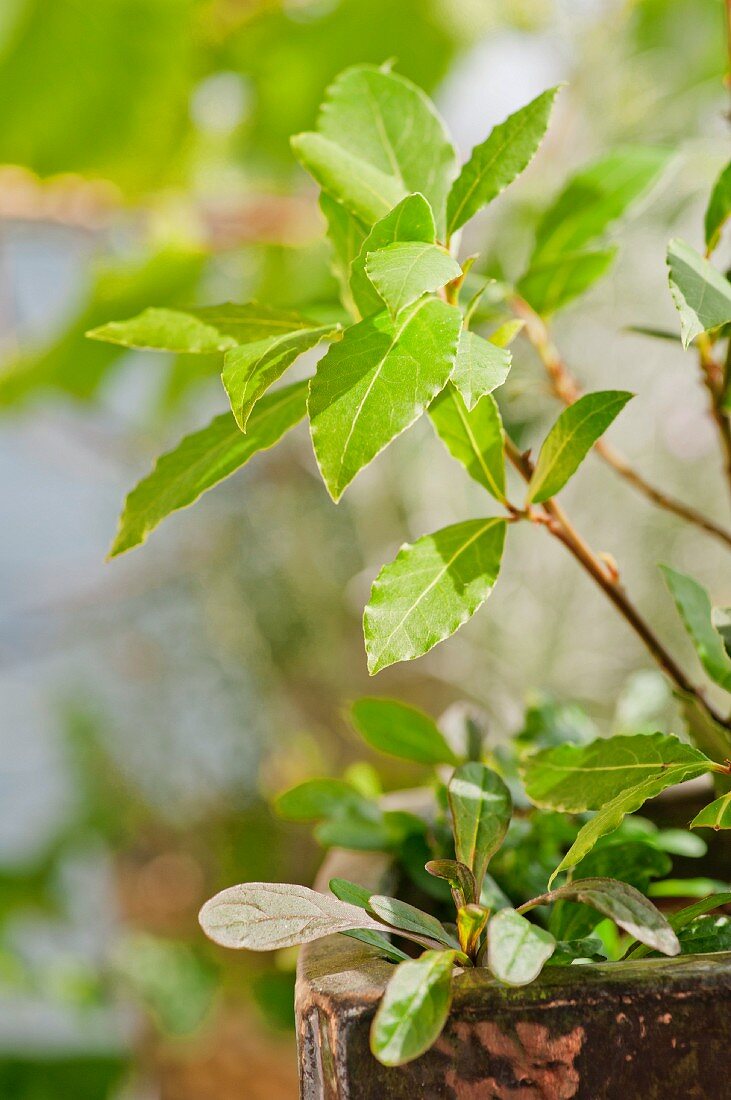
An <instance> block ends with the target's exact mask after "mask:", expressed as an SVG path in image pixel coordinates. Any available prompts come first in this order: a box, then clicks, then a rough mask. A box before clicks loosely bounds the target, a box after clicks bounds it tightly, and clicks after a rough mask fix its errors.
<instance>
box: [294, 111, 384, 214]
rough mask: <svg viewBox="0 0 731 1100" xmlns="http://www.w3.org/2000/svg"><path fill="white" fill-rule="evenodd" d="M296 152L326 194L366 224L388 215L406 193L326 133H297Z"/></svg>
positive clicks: (295, 138)
mask: <svg viewBox="0 0 731 1100" xmlns="http://www.w3.org/2000/svg"><path fill="white" fill-rule="evenodd" d="M290 144H291V146H292V152H293V153H294V155H295V157H296V158H297V160H298V161H299V162H300V164H301V165H302V167H303V168H305V169H306V170H307V171H308V172H309V173H310V175H311V176H312V178H313V179H314V180H315V182H316V183H318V184H319V186H320V187H321V188H322V190H323V191H325V192H326V194H328V195H330V197H331V198H332V199H334V200H335V201H336V202H339V203H341V204H342V206H344V207H345V209H346V210H347V211H349V213H351V214H352V215H353V216H354V217H355V218H358V219H360V221H363V222H365V224H366V225H372V224H373V222H376V221H378V219H379V218H382V217H383V216H384V214H387V213H388V211H389V210H391V209H392V208H393V207H394V206H395V205H396V203H397V202H400V201H401V199H402V198H403V197H404V195H405V194H406V188H405V187H404V186H403V185H402V184H401V183H400V182H399V181H398V180H397V179H396V178H395V177H394V176H391V175H386V174H385V173H384V172H381V171H379V170H378V169H377V168H374V167H373V166H372V165H370V164H368V163H367V161H364V160H360V159H359V158H358V157H354V156H353V155H352V154H351V153H349V152H348V151H347V150H346V149H344V148H343V147H342V146H341V145H340V144H339V143H338V142H336V141H330V140H329V139H328V138H326V137H323V135H322V134H318V133H314V132H309V133H304V134H295V136H294V137H293V138H292V139H291V141H290Z"/></svg>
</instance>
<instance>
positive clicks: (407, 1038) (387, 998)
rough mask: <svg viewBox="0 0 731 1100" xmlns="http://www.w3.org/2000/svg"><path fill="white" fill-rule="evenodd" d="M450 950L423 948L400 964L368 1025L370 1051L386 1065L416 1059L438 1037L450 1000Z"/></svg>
mask: <svg viewBox="0 0 731 1100" xmlns="http://www.w3.org/2000/svg"><path fill="white" fill-rule="evenodd" d="M454 959H455V956H454V952H453V951H426V952H424V954H423V955H422V956H421V958H420V959H414V960H412V961H410V962H404V963H401V965H400V966H399V967H398V968H397V970H396V972H395V974H394V975H393V977H392V978H391V980H390V981H389V983H388V986H387V987H386V992H385V993H384V995H383V1000H382V1001H381V1003H380V1005H379V1006H378V1011H377V1013H376V1015H375V1018H374V1020H373V1024H372V1027H371V1050H372V1052H373V1054H374V1055H375V1057H376V1058H377V1059H378V1061H379V1062H382V1063H383V1065H385V1066H401V1065H404V1063H406V1062H410V1061H412V1060H413V1059H414V1058H418V1057H419V1055H420V1054H423V1053H424V1051H426V1050H428V1049H429V1047H430V1046H431V1045H432V1044H433V1043H434V1042H435V1041H436V1039H438V1038H439V1035H440V1034H441V1031H442V1028H443V1027H444V1024H445V1023H446V1020H447V1016H448V1014H449V1006H450V1004H451V1000H452V968H453V966H454Z"/></svg>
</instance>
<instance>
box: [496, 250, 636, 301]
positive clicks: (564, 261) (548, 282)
mask: <svg viewBox="0 0 731 1100" xmlns="http://www.w3.org/2000/svg"><path fill="white" fill-rule="evenodd" d="M616 255H617V250H616V248H598V249H587V250H586V251H584V252H569V253H565V254H562V255H561V256H557V257H555V258H552V259H550V260H543V261H541V262H540V263H536V264H535V265H533V264H532V265H531V266H530V268H529V269H528V271H527V272H526V273H525V275H523V276H522V277H521V278H520V279H519V280H518V284H517V290H518V293H519V294H520V295H521V296H522V297H523V298H525V300H526V301H527V302H528V303H529V305H531V306H532V308H533V309H534V310H535V311H536V313H540V314H541V315H542V316H544V317H548V316H550V315H551V314H552V313H558V311H559V310H560V309H563V308H564V306H567V305H568V304H569V302H573V300H574V299H575V298H578V297H580V296H581V295H582V294H584V293H585V292H586V291H587V290H588V289H589V287H591V286H593V285H594V283H596V282H598V281H599V279H601V278H602V276H603V275H606V273H607V271H608V270H609V268H610V267H611V265H612V263H613V261H614V258H615V256H616Z"/></svg>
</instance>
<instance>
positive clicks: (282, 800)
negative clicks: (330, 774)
mask: <svg viewBox="0 0 731 1100" xmlns="http://www.w3.org/2000/svg"><path fill="white" fill-rule="evenodd" d="M364 803H365V804H366V805H370V803H369V802H368V800H367V799H365V798H364V797H363V795H362V794H360V793H359V792H358V791H356V790H355V788H354V787H352V786H351V785H350V783H346V782H344V780H342V779H307V780H305V782H304V783H298V784H297V786H296V787H292V788H290V790H288V791H284V792H283V793H282V794H280V795H278V796H277V798H275V800H274V809H275V810H276V812H277V813H278V814H279V815H280V816H281V817H286V818H288V819H289V820H290V821H317V820H318V819H319V818H323V817H336V816H338V815H343V814H346V813H348V812H350V811H353V810H360V809H361V808H362V807H363V804H364Z"/></svg>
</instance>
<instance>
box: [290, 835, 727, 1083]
mask: <svg viewBox="0 0 731 1100" xmlns="http://www.w3.org/2000/svg"><path fill="white" fill-rule="evenodd" d="M334 876H341V877H344V878H349V879H351V880H353V881H355V882H358V883H360V884H361V885H362V886H365V887H366V888H368V889H371V890H373V891H374V892H377V891H384V890H385V891H388V890H389V889H392V888H393V883H392V869H391V866H390V863H389V861H388V859H387V857H385V856H382V855H364V854H360V853H353V852H339V851H335V852H332V853H331V854H330V855H329V856H328V858H327V860H326V861H325V864H324V866H323V868H322V871H321V874H320V876H319V878H318V882H317V884H316V885H317V887H318V888H319V889H322V890H326V889H327V883H328V881H329V879H330V878H332V877H334ZM392 972H393V967H392V965H391V964H389V963H387V962H385V961H384V960H382V959H380V958H378V957H377V955H376V954H375V952H374V951H373V950H372V949H371V948H369V947H367V946H366V945H364V944H360V943H358V942H357V941H355V940H350V939H347V938H346V937H344V936H332V937H330V938H328V939H326V940H320V941H318V942H316V943H313V944H310V945H308V946H307V947H305V948H304V949H303V950H302V952H301V955H300V962H299V968H298V976H297V993H296V1012H297V1035H298V1045H299V1058H300V1084H301V1096H302V1098H303V1100H402V1098H408V1100H416V1098H417V1097H419V1098H424V1100H437V1098H439V1100H441V1098H447V1100H573V1098H576V1100H655V1098H657V1100H660V1098H662V1100H676V1098H677V1100H681V1098H682V1100H685V1098H688V1100H690V1098H692V1100H731V1071H730V1070H729V1069H728V1068H727V1066H726V1061H727V1056H728V1048H729V1041H731V952H729V953H724V954H715V955H695V956H692V957H679V958H676V959H643V960H641V961H637V962H634V963H632V962H626V963H614V964H591V965H582V966H580V967H576V966H575V967H554V968H547V969H546V970H545V971H544V972H543V974H542V975H541V977H540V978H539V980H538V981H536V982H535V983H534V984H533V985H530V986H527V987H524V988H522V989H512V990H511V989H506V988H505V987H504V986H501V985H499V984H498V983H497V982H496V981H495V980H494V979H493V978H491V977H490V976H489V974H488V972H487V971H485V970H474V971H465V972H463V973H462V974H461V975H460V976H458V977H457V980H456V992H455V996H454V1001H453V1005H452V1011H451V1013H450V1017H449V1020H448V1022H447V1025H446V1027H445V1029H444V1032H443V1033H442V1036H441V1038H440V1039H439V1040H438V1042H437V1043H436V1045H435V1046H434V1047H433V1048H432V1049H431V1050H430V1051H428V1052H427V1053H426V1054H424V1055H422V1057H420V1058H418V1059H416V1060H415V1061H414V1062H411V1063H409V1064H407V1065H405V1066H401V1067H398V1068H395V1069H388V1068H386V1067H384V1066H382V1065H380V1063H378V1062H377V1061H376V1059H375V1058H374V1057H373V1055H372V1054H371V1052H370V1049H369V1043H368V1039H369V1029H370V1024H371V1020H372V1018H373V1014H374V1012H375V1010H376V1007H377V1004H378V1001H379V999H380V997H381V994H382V993H383V990H384V988H385V985H386V983H387V981H388V978H389V976H390V975H391V973H392Z"/></svg>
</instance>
